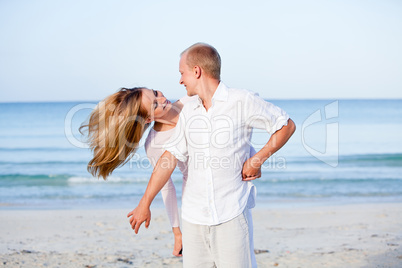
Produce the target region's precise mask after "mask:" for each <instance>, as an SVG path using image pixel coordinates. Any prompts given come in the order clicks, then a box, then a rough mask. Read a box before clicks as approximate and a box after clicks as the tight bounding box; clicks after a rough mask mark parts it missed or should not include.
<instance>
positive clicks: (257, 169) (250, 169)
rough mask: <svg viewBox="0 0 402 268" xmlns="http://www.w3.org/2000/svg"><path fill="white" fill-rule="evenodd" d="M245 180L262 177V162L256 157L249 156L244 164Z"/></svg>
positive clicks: (243, 173)
mask: <svg viewBox="0 0 402 268" xmlns="http://www.w3.org/2000/svg"><path fill="white" fill-rule="evenodd" d="M242 177H243V181H251V180H255V179H257V178H260V177H261V162H260V160H259V159H258V158H256V157H251V158H249V159H248V160H247V161H246V162H244V164H243V170H242Z"/></svg>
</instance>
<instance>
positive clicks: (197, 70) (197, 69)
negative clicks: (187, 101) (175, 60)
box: [193, 65, 201, 78]
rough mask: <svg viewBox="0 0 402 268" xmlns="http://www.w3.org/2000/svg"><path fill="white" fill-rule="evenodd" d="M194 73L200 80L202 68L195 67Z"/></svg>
mask: <svg viewBox="0 0 402 268" xmlns="http://www.w3.org/2000/svg"><path fill="white" fill-rule="evenodd" d="M193 73H194V75H195V78H200V77H201V67H200V66H198V65H195V66H194V68H193Z"/></svg>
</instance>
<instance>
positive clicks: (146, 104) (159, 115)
mask: <svg viewBox="0 0 402 268" xmlns="http://www.w3.org/2000/svg"><path fill="white" fill-rule="evenodd" d="M141 106H142V107H143V108H144V109H145V110H146V111H147V114H148V118H147V123H151V122H152V121H158V120H160V119H163V117H164V116H165V115H166V114H167V113H168V111H169V110H170V109H171V108H172V103H171V102H170V101H169V100H167V99H166V98H165V96H163V93H162V92H160V91H159V90H153V89H146V88H144V89H143V90H142V100H141Z"/></svg>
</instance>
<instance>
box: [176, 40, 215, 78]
mask: <svg viewBox="0 0 402 268" xmlns="http://www.w3.org/2000/svg"><path fill="white" fill-rule="evenodd" d="M184 54H186V56H187V59H186V63H187V65H188V66H189V67H190V68H193V67H194V66H196V65H198V66H200V67H201V69H203V70H204V71H205V73H206V74H207V75H209V76H211V77H212V78H215V79H218V80H220V77H221V57H220V56H219V53H218V51H217V50H216V49H215V48H214V47H213V46H211V45H208V44H205V43H195V44H194V45H192V46H190V47H189V48H187V49H186V50H184V51H183V52H182V53H181V54H180V56H183V55H184Z"/></svg>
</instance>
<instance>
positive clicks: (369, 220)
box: [0, 203, 402, 267]
mask: <svg viewBox="0 0 402 268" xmlns="http://www.w3.org/2000/svg"><path fill="white" fill-rule="evenodd" d="M128 212H129V210H127V209H116V210H102V209H94V210H74V209H73V210H11V209H3V210H1V211H0V230H1V236H0V256H1V257H0V258H1V265H3V266H5V267H181V266H182V260H181V258H179V257H174V256H173V255H171V252H172V247H173V237H172V234H171V232H170V227H169V224H168V219H167V216H166V214H165V211H164V210H163V209H161V208H156V209H154V208H153V209H152V222H151V225H150V227H149V229H145V228H142V229H141V230H140V234H138V235H135V234H134V232H133V231H132V230H131V229H130V226H129V224H128V219H127V218H126V215H127V213H128ZM253 217H254V236H255V249H256V251H257V255H256V257H257V262H258V265H259V267H402V248H401V245H402V204H400V203H378V204H352V205H336V206H328V205H326V206H324V205H317V206H302V207H300V206H299V207H297V208H292V207H291V206H288V207H286V208H270V207H268V208H260V207H257V208H255V209H254V210H253ZM184 254H185V253H184Z"/></svg>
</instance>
